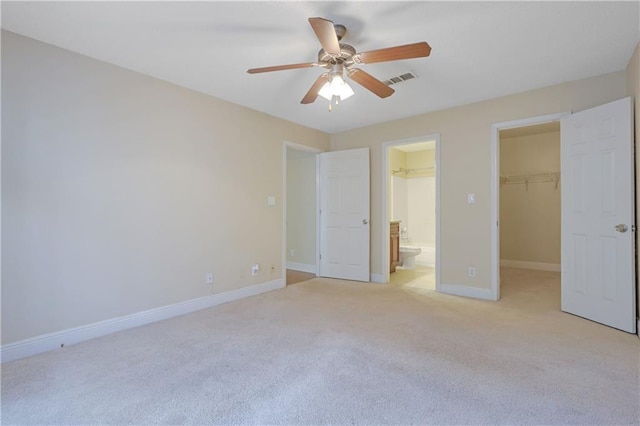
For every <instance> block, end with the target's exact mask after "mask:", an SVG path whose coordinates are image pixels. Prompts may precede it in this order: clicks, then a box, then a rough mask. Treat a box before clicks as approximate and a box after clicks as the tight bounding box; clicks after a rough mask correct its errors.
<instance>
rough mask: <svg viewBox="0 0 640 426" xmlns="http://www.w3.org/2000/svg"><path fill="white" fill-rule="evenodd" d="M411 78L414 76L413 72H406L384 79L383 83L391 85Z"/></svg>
mask: <svg viewBox="0 0 640 426" xmlns="http://www.w3.org/2000/svg"><path fill="white" fill-rule="evenodd" d="M412 78H416V76H415V74H413V73H410V72H408V73H406V74H402V75H399V76H397V77H391V78H390V79H388V80H385V81H384V84H386V85H387V86H391V85H392V84H398V83H402V82H403V81H407V80H411V79H412Z"/></svg>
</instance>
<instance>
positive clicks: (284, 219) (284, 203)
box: [281, 140, 324, 285]
mask: <svg viewBox="0 0 640 426" xmlns="http://www.w3.org/2000/svg"><path fill="white" fill-rule="evenodd" d="M288 148H291V149H296V150H298V151H305V152H310V153H313V154H316V161H315V163H316V188H315V190H316V205H317V206H319V205H320V204H319V202H320V190H319V179H318V178H319V175H318V173H319V170H318V155H317V154H320V153H321V152H324V151H322V150H321V149H318V148H313V147H310V146H307V145H301V144H298V143H295V142H289V141H286V140H285V141H283V142H282V265H281V269H282V279H283V280H284V283H285V285H286V281H287V149H288ZM319 236H320V217H319V216H318V214H317V212H316V264H315V271H313V272H312V273H314V274H315V275H316V276H318V272H319V268H320V263H319V254H318V253H320V241H319Z"/></svg>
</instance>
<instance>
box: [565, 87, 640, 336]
mask: <svg viewBox="0 0 640 426" xmlns="http://www.w3.org/2000/svg"><path fill="white" fill-rule="evenodd" d="M632 114H633V107H632V101H631V98H625V99H621V100H618V101H615V102H611V103H608V104H605V105H601V106H598V107H596V108H592V109H589V110H586V111H581V112H578V113H575V114H572V115H569V116H566V117H564V118H562V122H561V155H562V249H561V250H562V310H563V311H565V312H568V313H571V314H575V315H579V316H581V317H584V318H587V319H590V320H593V321H597V322H599V323H602V324H605V325H608V326H611V327H615V328H618V329H621V330H624V331H628V332H630V333H635V332H636V315H635V314H636V306H635V303H636V296H635V262H634V245H635V242H634V239H635V220H634V218H635V215H634V201H633V200H634V198H633V193H634V182H633V180H634V174H633V160H634V156H633V142H632V141H633V137H632V135H633V118H632Z"/></svg>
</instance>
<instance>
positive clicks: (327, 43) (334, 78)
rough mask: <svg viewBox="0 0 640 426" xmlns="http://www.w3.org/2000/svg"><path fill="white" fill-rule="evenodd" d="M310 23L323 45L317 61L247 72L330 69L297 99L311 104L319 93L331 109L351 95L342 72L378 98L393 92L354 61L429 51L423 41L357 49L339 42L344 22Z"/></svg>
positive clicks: (418, 55)
mask: <svg viewBox="0 0 640 426" xmlns="http://www.w3.org/2000/svg"><path fill="white" fill-rule="evenodd" d="M309 23H310V24H311V27H312V28H313V31H314V32H315V34H316V36H317V37H318V40H319V41H320V45H322V49H321V50H320V52H318V61H317V62H306V63H300V64H289V65H276V66H272V67H263V68H251V69H249V70H247V72H248V73H249V74H258V73H263V72H271V71H282V70H290V69H298V68H312V67H322V68H326V69H328V70H329V71H327V72H325V73H323V74H321V75H320V77H318V79H317V80H316V81H315V83H313V85H312V86H311V88H310V89H309V91H308V92H307V94H306V95H305V96H304V97H303V98H302V101H300V103H302V104H310V103H312V102H314V101H315V100H316V98H317V97H318V95H320V96H322V97H324V98H325V99H327V100H329V102H330V103H329V110H330V111H331V102H335V103H336V104H337V103H338V100H344V99H346V98H348V97H349V96H351V95H353V90H352V89H351V87H349V85H348V84H347V83H346V82H345V80H344V74H345V72H346V76H347V77H349V78H350V79H351V80H353V81H355V82H356V83H358V84H360V85H361V86H362V87H364V88H365V89H367V90H369V91H371V92H373V93H375V94H376V95H378V96H379V97H381V98H386V97H388V96H391V95H392V94H393V93H394V90H393V89H392V88H391V87H389V86H387V85H386V84H385V83H383V82H382V81H380V80H378V79H377V78H375V77H374V76H372V75H371V74H369V73H367V72H365V71H362V70H361V69H359V68H355V67H352V66H353V65H354V64H358V65H360V64H373V63H376V62H389V61H398V60H401V59H412V58H423V57H427V56H429V54H430V53H431V46H429V44H428V43H427V42H425V41H423V42H419V43H413V44H405V45H402V46H395V47H388V48H385V49H378V50H370V51H368V52H360V53H358V52H356V49H355V48H354V47H353V46H350V45H348V44H343V43H340V40H341V39H342V37H343V36H344V35H345V33H346V32H347V29H346V28H345V27H344V26H343V25H335V24H334V23H333V22H332V21H330V20H328V19H324V18H309Z"/></svg>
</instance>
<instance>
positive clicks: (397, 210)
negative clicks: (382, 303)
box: [382, 135, 439, 291]
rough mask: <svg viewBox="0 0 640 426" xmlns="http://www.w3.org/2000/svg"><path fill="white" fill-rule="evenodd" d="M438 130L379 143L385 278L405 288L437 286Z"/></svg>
mask: <svg viewBox="0 0 640 426" xmlns="http://www.w3.org/2000/svg"><path fill="white" fill-rule="evenodd" d="M438 158H439V135H428V136H424V137H420V138H414V139H410V140H403V141H395V142H389V143H386V144H384V148H383V171H384V172H383V173H384V182H385V185H384V187H385V188H384V191H383V194H384V197H383V198H384V201H383V203H384V208H383V212H384V213H385V217H384V220H383V224H384V228H385V229H384V232H383V233H382V234H383V238H384V244H383V245H382V246H383V248H384V254H383V262H384V263H383V264H384V265H388V268H386V272H387V276H386V280H385V282H388V283H390V284H392V285H396V286H400V287H402V288H404V289H407V290H415V291H435V290H437V289H438V287H439V284H438V283H439V274H438V270H439V268H438V264H439V262H438V260H439V256H438V247H439V232H438V230H439V218H438V216H439V215H438V212H439V209H438V201H439V172H438V167H437V166H438Z"/></svg>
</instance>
